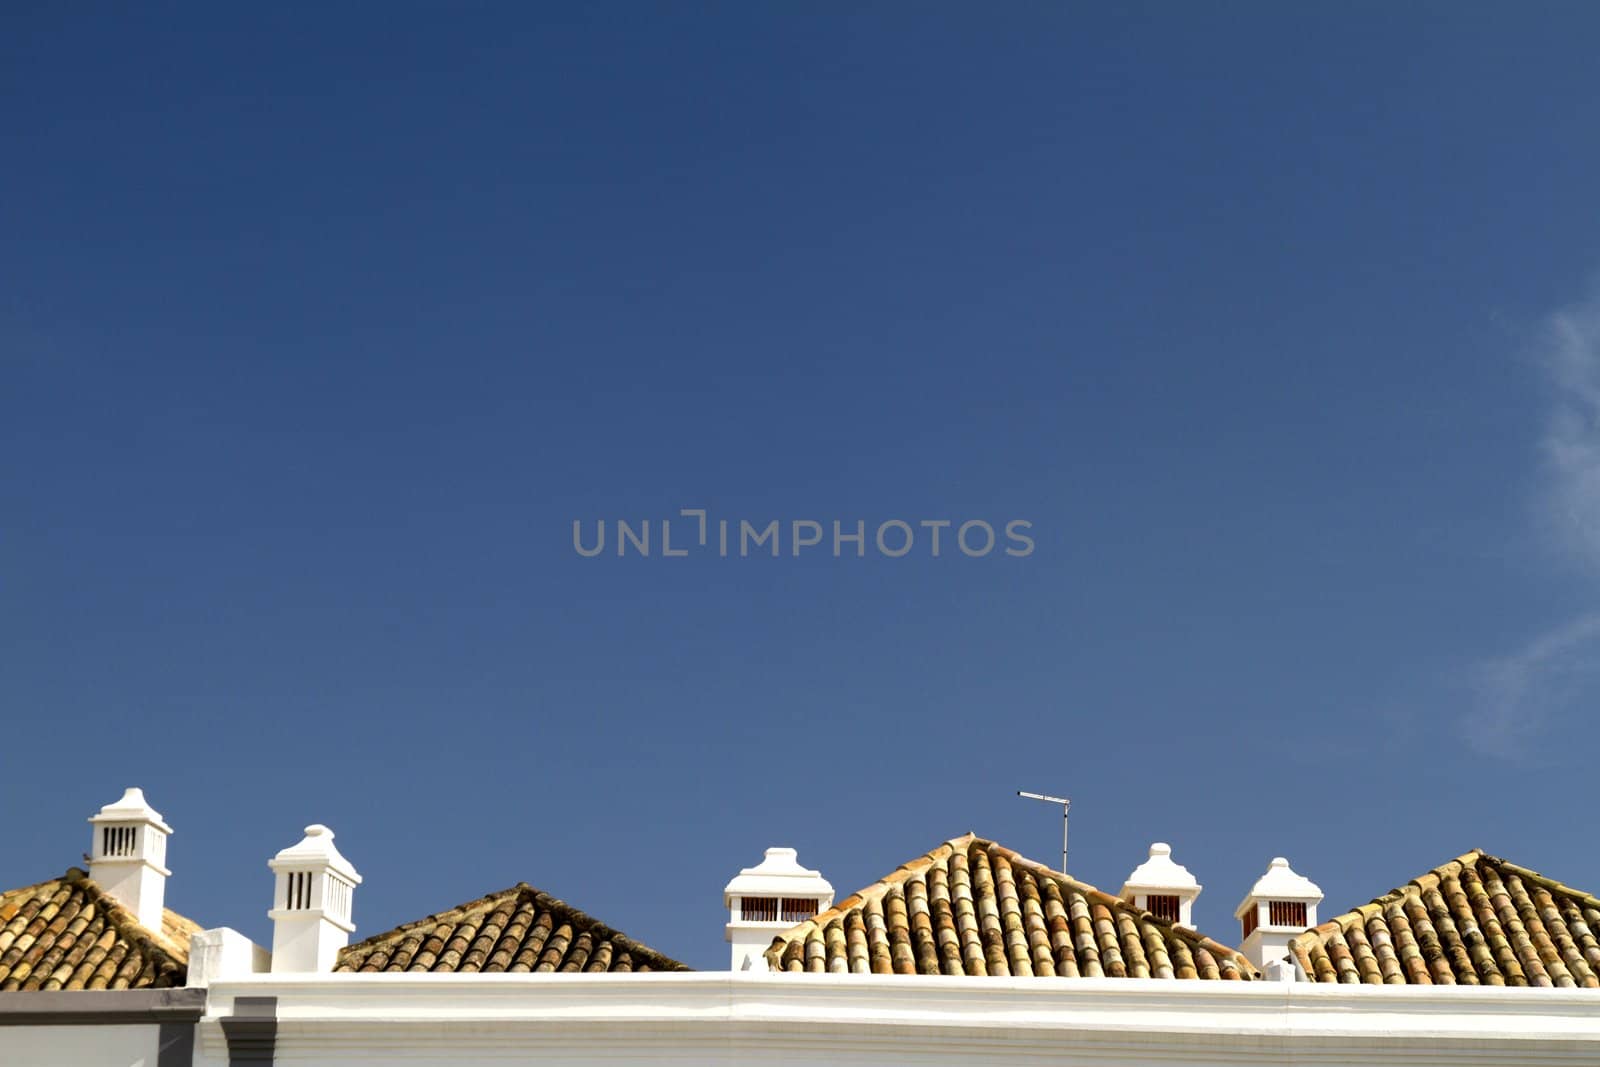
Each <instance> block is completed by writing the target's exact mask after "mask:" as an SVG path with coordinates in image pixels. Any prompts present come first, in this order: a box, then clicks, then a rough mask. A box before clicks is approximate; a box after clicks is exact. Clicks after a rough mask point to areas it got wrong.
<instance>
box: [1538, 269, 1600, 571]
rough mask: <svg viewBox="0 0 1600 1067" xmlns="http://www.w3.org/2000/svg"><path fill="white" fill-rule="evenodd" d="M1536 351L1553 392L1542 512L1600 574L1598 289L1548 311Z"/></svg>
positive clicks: (1564, 542)
mask: <svg viewBox="0 0 1600 1067" xmlns="http://www.w3.org/2000/svg"><path fill="white" fill-rule="evenodd" d="M1540 356H1541V358H1540V362H1541V363H1542V364H1543V367H1544V370H1545V372H1546V374H1548V376H1549V379H1550V385H1551V386H1552V387H1553V389H1554V393H1555V404H1554V407H1553V409H1552V411H1551V413H1550V419H1549V423H1548V425H1547V426H1546V429H1545V435H1544V441H1543V445H1544V458H1545V466H1546V471H1545V473H1546V485H1545V491H1544V494H1543V504H1544V512H1545V516H1546V519H1547V521H1548V523H1549V526H1550V529H1551V531H1552V532H1553V533H1554V534H1555V536H1556V539H1557V543H1558V544H1559V545H1560V546H1561V548H1562V550H1563V551H1564V552H1566V553H1569V554H1570V555H1571V556H1572V557H1573V558H1574V559H1576V560H1577V561H1578V562H1580V563H1581V564H1583V565H1584V566H1585V567H1587V568H1589V569H1591V570H1594V571H1595V572H1597V573H1600V290H1597V291H1596V292H1595V294H1594V295H1593V296H1591V297H1590V299H1589V300H1588V301H1587V302H1585V303H1582V304H1578V305H1575V306H1573V307H1570V308H1566V309H1565V310H1562V311H1559V312H1557V313H1556V314H1554V315H1552V316H1550V318H1549V320H1548V321H1547V322H1546V323H1545V329H1544V332H1543V337H1542V343H1541V345H1540Z"/></svg>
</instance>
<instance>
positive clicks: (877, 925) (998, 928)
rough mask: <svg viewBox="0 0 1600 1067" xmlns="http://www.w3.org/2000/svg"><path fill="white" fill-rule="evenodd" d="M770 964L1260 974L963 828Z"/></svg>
mask: <svg viewBox="0 0 1600 1067" xmlns="http://www.w3.org/2000/svg"><path fill="white" fill-rule="evenodd" d="M766 958H767V966H768V967H769V968H770V969H771V970H775V971H832V972H836V973H840V974H845V973H849V974H926V975H936V974H948V975H961V974H966V975H992V976H1006V975H1014V976H1024V977H1065V978H1073V977H1079V976H1082V977H1093V978H1098V977H1117V978H1120V977H1135V978H1210V979H1228V980H1241V979H1251V978H1256V977H1259V976H1258V975H1257V974H1256V972H1255V970H1254V969H1253V968H1252V967H1251V966H1250V963H1249V961H1248V960H1246V959H1245V958H1244V957H1243V956H1241V955H1239V954H1238V953H1237V952H1235V951H1234V950H1233V949H1231V948H1228V947H1227V946H1226V945H1223V944H1220V943H1218V942H1216V941H1213V940H1211V939H1210V938H1208V937H1201V936H1200V935H1199V934H1197V933H1195V932H1194V931H1192V930H1187V929H1183V928H1181V927H1177V926H1174V925H1172V924H1171V923H1168V922H1166V921H1165V920H1162V919H1158V918H1156V917H1155V916H1153V915H1151V914H1150V913H1149V912H1146V911H1141V910H1140V909H1138V908H1135V907H1134V906H1133V905H1131V904H1128V903H1126V902H1125V901H1122V900H1120V899H1118V898H1117V897H1114V896H1112V895H1110V894H1109V893H1103V892H1101V891H1100V890H1098V889H1095V888H1094V887H1093V886H1088V885H1084V884H1083V883H1081V882H1077V881H1074V880H1073V879H1071V878H1068V877H1067V876H1066V875H1064V874H1062V873H1061V872H1059V871H1053V870H1051V869H1050V868H1048V867H1046V866H1044V865H1043V864H1041V863H1036V862H1034V861H1033V860H1030V859H1027V858H1025V857H1023V856H1020V855H1018V854H1017V853H1015V852H1013V851H1011V850H1010V849H1008V848H1005V847H1003V846H1000V845H997V844H995V843H994V842H992V841H985V840H983V839H982V838H979V837H975V836H974V835H972V834H967V835H966V836H964V837H958V838H955V839H953V840H950V841H947V842H945V843H944V844H943V845H940V846H939V847H938V848H936V849H934V850H933V851H932V852H929V853H928V854H926V855H924V856H922V857H920V858H918V859H915V860H912V861H911V862H910V863H907V864H904V865H903V866H901V867H900V868H899V869H898V870H896V871H895V872H894V873H893V874H891V875H889V876H888V877H886V878H883V879H881V880H880V881H878V882H876V883H874V884H873V885H871V886H868V887H867V888H866V889H863V890H861V891H860V892H859V893H856V894H854V895H853V896H850V897H847V898H846V899H845V900H843V901H840V902H839V903H838V904H835V905H834V906H833V907H832V908H830V909H828V910H827V911H825V912H823V913H821V914H820V915H817V916H816V917H814V918H812V919H809V920H807V921H806V922H804V923H801V924H800V925H798V926H796V927H794V928H793V929H791V930H789V931H786V932H785V933H784V934H782V935H781V936H779V937H777V938H775V939H774V940H773V943H772V947H771V948H769V949H768V950H767V952H766Z"/></svg>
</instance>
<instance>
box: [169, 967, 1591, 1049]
mask: <svg viewBox="0 0 1600 1067" xmlns="http://www.w3.org/2000/svg"><path fill="white" fill-rule="evenodd" d="M244 997H250V998H262V997H270V998H275V1007H274V1008H273V1014H274V1016H275V1018H276V1062H279V1063H285V1064H290V1063H292V1064H297V1065H327V1067H334V1065H356V1064H362V1065H368V1064H393V1063H404V1064H407V1065H408V1067H445V1065H451V1067H461V1065H466V1064H512V1063H518V1064H530V1063H538V1064H540V1065H541V1067H579V1065H585V1067H587V1065H599V1064H607V1065H615V1064H627V1063H637V1064H653V1063H663V1062H666V1063H681V1064H691V1063H692V1064H722V1065H735V1064H741V1065H742V1064H749V1065H751V1067H756V1065H760V1067H798V1065H802V1064H804V1065H817V1067H820V1065H824V1064H831V1065H846V1067H855V1065H860V1067H866V1065H868V1064H872V1065H875V1067H879V1065H885V1064H889V1065H895V1064H904V1065H906V1067H912V1065H926V1064H929V1063H937V1064H949V1065H952V1067H953V1065H956V1064H978V1065H988V1064H993V1065H995V1067H999V1065H1002V1064H1006V1065H1012V1064H1016V1063H1019V1062H1021V1063H1038V1064H1046V1063H1048V1064H1054V1065H1067V1067H1077V1065H1081V1067H1091V1065H1092V1067H1154V1065H1157V1064H1161V1065H1172V1064H1191V1065H1205V1067H1223V1065H1228V1067H1237V1065H1241V1064H1261V1065H1267V1064H1271V1065H1274V1067H1281V1065H1284V1064H1292V1063H1316V1064H1318V1065H1319V1067H1370V1065H1372V1064H1384V1065H1403V1064H1417V1065H1418V1067H1421V1065H1423V1064H1428V1065H1437V1064H1441V1063H1450V1064H1452V1065H1462V1064H1481V1065H1484V1067H1488V1065H1491V1064H1492V1065H1494V1067H1506V1065H1511V1064H1522V1063H1526V1064H1541V1065H1549V1064H1574V1065H1577V1064H1584V1065H1588V1067H1593V1065H1594V1064H1597V1063H1600V991H1596V990H1557V989H1494V988H1482V987H1478V988H1467V987H1453V988H1445V987H1431V988H1430V987H1414V986H1399V987H1383V986H1377V987H1369V986H1333V985H1313V984H1308V983H1276V982H1251V983H1232V982H1195V981H1162V980H1157V979H1065V980H1049V979H1037V978H1023V979H1006V978H960V977H948V978H928V977H922V976H891V975H885V976H850V975H828V974H770V973H760V972H747V973H742V974H736V973H728V972H722V973H702V974H659V975H658V974H628V975H607V974H595V975H588V974H570V975H569V974H476V975H466V974H446V975H432V974H371V975H351V974H341V975H327V976H315V977H313V976H296V975H263V976H260V977H258V978H257V979H255V980H252V981H249V982H225V981H218V982H215V983H213V985H212V987H211V991H210V1000H209V1004H208V1008H207V1016H206V1018H205V1019H203V1020H202V1021H201V1024H200V1030H199V1035H198V1041H197V1049H196V1057H195V1063H196V1064H197V1065H203V1067H225V1065H226V1064H227V1062H228V1049H227V1043H226V1040H225V1036H224V1034H223V1030H222V1026H221V1019H222V1018H224V1017H226V1016H228V1015H229V1014H230V1013H231V1012H232V1010H233V1005H234V1003H235V1002H236V1001H237V1000H238V999H239V998H244ZM254 1003H256V1004H260V1003H261V1001H260V1000H259V999H257V1000H255V1001H254Z"/></svg>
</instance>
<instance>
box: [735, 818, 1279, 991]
mask: <svg viewBox="0 0 1600 1067" xmlns="http://www.w3.org/2000/svg"><path fill="white" fill-rule="evenodd" d="M973 847H981V848H982V849H983V850H984V851H985V852H987V853H989V854H990V855H998V856H999V857H1000V858H1002V859H1004V860H1005V861H1006V862H1007V863H1008V864H1011V865H1012V866H1020V867H1022V868H1024V869H1025V870H1027V871H1029V872H1030V873H1032V874H1034V875H1035V876H1037V877H1044V878H1048V879H1049V880H1051V881H1053V882H1055V883H1056V884H1057V885H1059V886H1061V887H1063V888H1066V889H1069V890H1071V891H1074V892H1077V893H1079V894H1081V895H1082V896H1083V897H1084V898H1085V899H1087V900H1088V901H1090V902H1091V903H1097V904H1102V905H1104V906H1105V907H1107V908H1111V909H1113V910H1115V911H1120V912H1124V913H1127V914H1131V915H1134V916H1137V917H1139V918H1141V919H1148V920H1149V921H1150V922H1153V923H1156V924H1158V925H1161V926H1164V927H1167V928H1170V929H1171V930H1172V931H1173V933H1174V934H1175V935H1176V936H1178V937H1181V938H1182V939H1183V940H1185V941H1187V942H1189V943H1191V944H1194V945H1197V946H1199V947H1201V948H1204V949H1205V950H1206V951H1207V952H1209V953H1211V954H1212V955H1213V956H1219V957H1221V958H1225V959H1228V960H1231V961H1233V962H1234V963H1235V964H1236V965H1238V966H1239V967H1241V968H1242V969H1243V970H1244V972H1245V973H1246V974H1247V975H1251V976H1257V977H1258V976H1259V975H1260V971H1259V970H1257V968H1256V967H1255V966H1254V965H1253V964H1252V963H1251V962H1250V961H1249V959H1248V958H1247V957H1245V956H1244V955H1243V954H1241V953H1240V952H1239V950H1238V949H1236V948H1233V947H1232V946H1230V945H1224V944H1223V943H1221V942H1220V941H1216V940H1213V939H1212V938H1209V937H1207V936H1205V935H1204V934H1202V933H1200V932H1199V931H1198V930H1191V929H1189V928H1188V927H1185V926H1178V925H1176V924H1175V923H1171V922H1169V921H1168V920H1166V919H1162V918H1161V917H1160V916H1158V915H1155V914H1154V913H1152V912H1150V911H1148V910H1146V909H1144V908H1139V907H1135V906H1134V905H1133V904H1131V903H1129V902H1128V901H1126V900H1123V899H1122V898H1121V897H1119V896H1114V895H1112V894H1110V893H1107V892H1106V891H1105V890H1103V889H1100V888H1099V887H1097V886H1094V885H1090V884H1089V883H1088V882H1081V881H1079V880H1078V879H1076V878H1073V877H1072V876H1071V875H1069V874H1066V873H1065V872H1063V871H1058V870H1056V869H1055V868H1053V867H1050V866H1047V865H1046V864H1043V863H1040V862H1039V861H1038V860H1034V859H1029V858H1028V857H1027V856H1024V855H1022V854H1021V853H1020V852H1017V851H1016V850H1015V849H1011V848H1007V847H1006V846H1005V845H1002V844H1000V843H998V842H996V841H993V840H991V839H989V838H985V837H979V836H978V835H977V834H976V833H974V832H972V831H968V832H967V833H965V834H963V835H961V836H960V837H952V838H951V839H950V840H948V841H945V842H944V843H943V844H941V845H938V846H937V847H935V848H932V849H929V850H928V851H927V852H925V853H923V854H922V855H921V856H918V857H916V858H915V859H912V860H908V861H907V862H905V863H902V864H901V865H900V866H898V867H896V868H895V869H894V870H893V871H891V872H890V873H889V874H887V875H885V876H884V877H882V878H880V879H878V880H877V881H876V882H873V883H872V884H871V885H869V886H867V887H866V888H865V889H861V890H858V891H856V892H854V893H852V894H850V895H849V896H848V897H846V898H844V899H843V900H841V901H839V902H837V903H835V904H834V905H833V906H832V907H830V908H829V909H828V910H827V911H824V912H819V913H818V914H816V915H814V916H812V917H811V918H809V919H806V920H805V921H803V922H799V923H796V924H795V925H793V926H791V927H789V928H788V929H786V930H784V931H783V932H782V933H780V934H778V935H776V936H775V937H773V939H772V944H771V945H770V946H768V948H767V951H766V952H765V953H763V955H764V956H765V957H766V958H767V962H768V966H771V965H772V963H773V959H772V953H773V952H775V951H780V950H781V949H782V948H783V947H785V946H787V945H788V944H789V943H790V942H792V941H793V940H794V939H795V938H797V937H798V938H801V939H802V940H803V939H804V938H805V936H806V935H807V934H809V933H811V932H812V931H813V930H814V931H816V932H819V933H820V932H821V931H823V930H825V929H826V928H827V926H828V924H829V923H832V922H835V921H837V920H839V919H840V918H841V917H843V916H844V915H845V914H847V913H849V912H851V911H854V910H855V909H856V908H858V907H861V906H863V905H865V904H869V903H872V902H874V901H880V900H882V899H883V898H884V897H885V896H887V895H888V893H889V891H890V890H891V889H892V888H894V887H895V886H898V885H901V884H903V883H905V882H906V881H908V880H909V879H911V878H913V877H915V876H917V875H920V874H922V873H924V872H926V871H927V870H928V869H929V868H931V867H933V866H934V865H935V864H937V863H940V862H942V861H944V860H946V859H948V858H949V857H950V856H951V855H952V854H953V853H954V852H955V851H956V850H957V849H959V848H973Z"/></svg>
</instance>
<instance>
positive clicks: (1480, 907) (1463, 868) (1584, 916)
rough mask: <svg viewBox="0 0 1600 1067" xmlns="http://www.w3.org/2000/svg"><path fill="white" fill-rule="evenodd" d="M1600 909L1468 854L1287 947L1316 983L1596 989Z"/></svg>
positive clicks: (1540, 878) (1598, 903)
mask: <svg viewBox="0 0 1600 1067" xmlns="http://www.w3.org/2000/svg"><path fill="white" fill-rule="evenodd" d="M1597 935H1600V900H1596V899H1595V898H1594V897H1592V896H1590V895H1589V894H1587V893H1580V892H1578V891H1577V890H1576V889H1571V888H1568V887H1567V886H1564V885H1562V884H1561V883H1560V882H1557V881H1554V880H1552V879H1550V878H1546V877H1545V876H1544V875H1542V874H1539V873H1538V872H1537V871H1530V870H1528V869H1527V868H1525V867H1518V866H1517V865H1516V864H1514V863H1508V862H1506V861H1505V860H1502V859H1498V858H1496V857H1494V856H1490V855H1487V854H1486V853H1484V852H1483V851H1482V850H1480V849H1474V850H1473V851H1471V852H1468V853H1467V854H1466V855H1464V856H1460V857H1457V858H1456V859H1453V860H1451V861H1450V862H1449V863H1446V864H1444V865H1443V866H1439V867H1435V868H1434V869H1433V870H1431V871H1429V872H1428V873H1427V874H1424V875H1423V876H1421V877H1420V878H1415V879H1413V880H1411V881H1410V882H1408V883H1407V884H1405V885H1404V886H1401V887H1400V888H1399V889H1394V890H1391V891H1389V892H1388V893H1386V894H1384V895H1383V896H1381V897H1379V898H1377V899H1376V900H1374V901H1373V902H1372V903H1370V904H1363V905H1362V906H1361V907H1359V908H1356V909H1355V910H1354V911H1349V912H1346V913H1345V914H1343V915H1340V916H1338V917H1337V918H1334V919H1331V920H1329V921H1328V922H1325V923H1322V924H1321V925H1319V926H1315V927H1313V928H1312V929H1310V930H1308V931H1306V932H1305V933H1303V934H1301V935H1300V936H1298V937H1296V938H1294V939H1293V940H1292V941H1290V942H1289V950H1290V952H1291V953H1292V954H1293V955H1294V958H1295V959H1296V960H1297V961H1298V962H1299V964H1300V968H1301V969H1302V970H1303V971H1305V973H1306V974H1307V975H1308V976H1310V977H1311V978H1312V979H1313V980H1315V981H1318V982H1345V983H1351V984H1355V983H1365V984H1368V985H1383V984H1390V985H1406V984H1411V985H1510V986H1569V987H1570V986H1581V987H1585V988H1591V989H1592V988H1600V977H1597V974H1600V941H1597V940H1596V937H1597Z"/></svg>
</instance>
